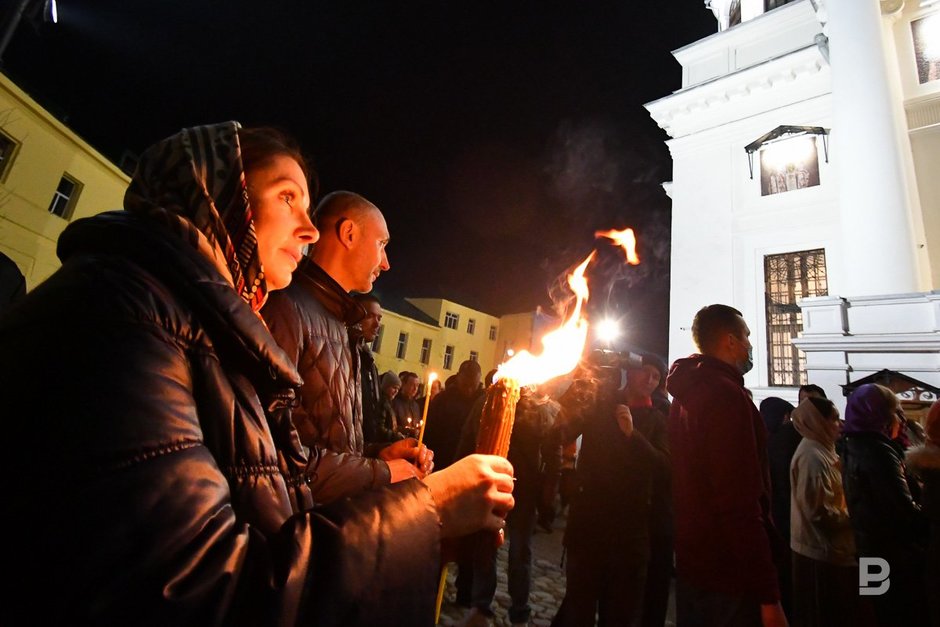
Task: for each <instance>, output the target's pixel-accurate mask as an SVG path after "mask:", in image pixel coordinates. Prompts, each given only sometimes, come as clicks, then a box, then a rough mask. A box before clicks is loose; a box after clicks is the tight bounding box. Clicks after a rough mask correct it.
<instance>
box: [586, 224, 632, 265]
mask: <svg viewBox="0 0 940 627" xmlns="http://www.w3.org/2000/svg"><path fill="white" fill-rule="evenodd" d="M594 237H595V238H597V237H604V238H606V239H609V240H610V241H612V242H613V243H614V246H620V247H621V248H623V253H624V255H626V257H627V263H629V264H630V265H631V266H635V265H637V264H638V263H640V257H639V255H637V254H636V235H634V233H633V229H624V230H622V231H597V232H596V233H594Z"/></svg>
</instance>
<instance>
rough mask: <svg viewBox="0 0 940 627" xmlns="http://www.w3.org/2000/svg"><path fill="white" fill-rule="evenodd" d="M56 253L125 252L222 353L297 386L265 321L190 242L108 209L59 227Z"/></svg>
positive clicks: (255, 372)
mask: <svg viewBox="0 0 940 627" xmlns="http://www.w3.org/2000/svg"><path fill="white" fill-rule="evenodd" d="M57 253H58V255H59V258H60V259H62V261H63V262H64V261H65V260H66V259H68V258H69V257H70V256H72V255H77V254H89V253H90V254H113V255H120V256H123V257H126V258H127V259H128V261H130V262H131V263H134V264H136V265H138V266H140V267H141V268H143V269H144V270H146V271H147V272H149V273H151V274H153V275H154V276H155V277H157V278H158V279H160V280H161V281H163V282H164V283H165V284H166V285H167V286H168V287H170V288H171V289H172V290H173V291H174V293H175V294H177V296H178V297H179V298H180V300H181V301H182V302H184V303H185V304H186V305H187V306H189V307H191V308H192V309H193V311H194V312H195V314H196V316H197V318H198V320H199V322H200V324H201V325H203V327H204V328H205V330H206V333H208V335H209V337H210V338H211V339H212V342H213V344H214V345H215V347H216V350H217V351H218V352H219V354H220V357H222V358H223V359H230V360H232V361H234V362H235V363H238V364H239V365H240V367H242V368H244V369H245V370H246V371H247V372H248V373H250V374H251V375H252V377H253V378H254V379H255V380H256V381H268V382H270V383H273V384H280V385H289V386H292V387H297V386H299V385H301V383H302V380H301V378H300V375H298V374H297V370H296V368H295V367H294V365H293V364H292V363H290V360H289V359H288V358H287V355H285V353H284V351H282V350H281V348H280V347H279V346H278V345H277V343H276V342H275V341H274V338H272V337H271V334H270V333H269V332H268V330H267V328H266V327H265V325H264V323H263V322H262V321H261V319H260V318H258V316H256V315H255V314H254V312H252V311H251V308H250V307H249V306H248V304H247V303H246V302H245V301H244V300H242V299H241V297H239V296H238V294H236V293H235V290H234V289H232V286H231V285H229V283H228V282H227V281H226V280H225V278H223V277H222V275H221V274H219V271H218V270H216V269H215V267H214V266H213V265H212V264H211V263H210V262H209V260H208V259H205V258H204V257H203V256H202V255H201V254H200V253H199V251H198V250H196V248H195V246H192V245H190V244H188V243H186V242H184V241H182V240H181V239H180V238H179V237H177V236H175V235H173V234H172V233H170V232H169V231H168V230H166V228H165V227H163V226H162V225H160V224H158V223H157V222H155V221H153V220H150V219H149V218H146V217H143V216H137V215H133V214H129V213H126V212H124V211H112V212H108V213H103V214H99V215H97V216H94V217H91V218H84V219H81V220H77V221H75V222H73V223H72V224H71V225H69V227H68V228H66V229H65V231H63V233H62V236H61V237H60V238H59V243H58V249H57Z"/></svg>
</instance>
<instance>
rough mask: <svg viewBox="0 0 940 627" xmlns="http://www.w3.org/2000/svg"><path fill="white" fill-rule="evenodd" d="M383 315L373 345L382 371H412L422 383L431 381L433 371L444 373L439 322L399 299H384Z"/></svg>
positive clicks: (378, 366) (376, 362)
mask: <svg viewBox="0 0 940 627" xmlns="http://www.w3.org/2000/svg"><path fill="white" fill-rule="evenodd" d="M382 314H383V315H382V323H381V325H380V326H379V333H378V335H377V336H376V338H375V341H374V342H373V343H372V352H373V353H374V354H375V365H376V367H377V368H378V370H379V372H380V373H382V372H385V371H387V370H391V371H392V372H395V373H399V372H402V371H403V370H410V371H411V372H415V373H417V374H418V376H420V377H421V380H422V381H427V377H428V374H429V373H430V372H431V371H434V372H436V373H438V375H440V374H442V372H443V370H442V368H441V366H442V364H443V348H441V341H440V332H441V329H440V327H439V326H438V325H437V321H436V320H435V319H433V318H431V317H430V316H428V315H427V314H425V313H424V312H422V311H421V310H420V309H418V308H416V307H414V306H413V305H411V304H410V303H408V302H407V301H405V300H399V299H394V300H390V301H387V302H386V301H384V300H383V302H382ZM444 378H446V376H445V377H444Z"/></svg>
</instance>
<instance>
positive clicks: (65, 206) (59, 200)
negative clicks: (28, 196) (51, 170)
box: [49, 174, 82, 220]
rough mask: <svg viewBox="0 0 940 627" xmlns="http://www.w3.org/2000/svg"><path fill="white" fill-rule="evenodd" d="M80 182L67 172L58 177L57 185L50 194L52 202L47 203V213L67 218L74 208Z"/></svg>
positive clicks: (80, 185) (79, 190) (79, 189)
mask: <svg viewBox="0 0 940 627" xmlns="http://www.w3.org/2000/svg"><path fill="white" fill-rule="evenodd" d="M81 189H82V184H81V183H79V182H78V181H77V180H75V179H73V178H72V177H71V176H69V175H68V174H63V175H62V178H61V179H59V186H58V187H57V188H56V190H55V193H54V194H53V195H52V202H51V203H50V204H49V213H51V214H52V215H56V216H59V217H60V218H65V219H66V220H68V219H69V218H70V217H71V216H72V211H73V210H74V209H75V203H76V202H77V201H78V194H79V192H81Z"/></svg>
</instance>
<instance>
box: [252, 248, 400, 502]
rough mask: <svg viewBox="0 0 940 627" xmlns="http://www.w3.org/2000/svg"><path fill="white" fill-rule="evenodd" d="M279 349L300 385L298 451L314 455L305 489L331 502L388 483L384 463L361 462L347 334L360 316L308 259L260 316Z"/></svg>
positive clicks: (356, 389) (355, 361)
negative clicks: (302, 448)
mask: <svg viewBox="0 0 940 627" xmlns="http://www.w3.org/2000/svg"><path fill="white" fill-rule="evenodd" d="M261 315H262V316H264V319H265V321H266V322H267V323H268V328H269V329H270V330H271V334H272V335H273V336H274V339H275V340H277V343H278V344H279V345H280V346H281V348H283V349H284V352H285V353H287V358H288V360H289V361H290V363H292V364H296V365H297V370H298V371H299V372H300V376H301V378H302V379H303V383H304V384H303V387H302V388H301V390H300V406H299V407H296V408H295V409H294V412H293V416H292V418H293V421H294V425H295V426H296V427H297V431H298V433H300V441H301V442H302V443H303V444H304V446H307V447H309V448H310V449H312V450H316V451H317V457H318V461H317V466H316V469H315V471H314V472H313V473H312V475H311V481H312V483H311V486H310V487H311V489H312V490H313V495H314V498H315V499H316V500H317V502H321V503H330V502H332V501H335V500H336V499H338V498H341V497H344V496H349V495H352V494H357V493H359V492H361V491H362V490H365V489H368V488H374V487H380V486H385V485H388V484H389V482H390V481H391V472H390V471H389V469H388V464H386V463H385V462H383V461H382V460H379V459H375V458H373V457H369V456H363V455H364V453H367V452H368V453H371V452H372V451H366V449H365V446H364V437H363V433H362V384H361V381H360V377H361V373H360V372H359V352H358V351H355V350H353V349H352V346H351V340H350V337H349V333H348V330H347V326H348V325H353V324H355V323H357V322H359V321H360V320H362V318H363V317H364V316H365V310H364V309H363V308H362V306H361V305H359V303H357V302H356V301H355V300H353V299H352V298H351V297H350V296H349V294H347V293H346V292H344V291H343V288H342V287H340V286H339V284H338V283H336V281H334V280H333V279H332V278H331V277H330V276H329V275H328V274H327V273H326V272H324V271H323V270H322V269H321V268H320V267H319V266H318V265H317V264H315V263H314V262H313V261H311V260H310V259H309V258H307V259H304V260H303V261H302V262H301V264H300V266H299V267H298V268H297V271H296V272H294V277H293V281H292V282H291V284H290V286H289V287H288V288H287V289H284V290H281V291H279V292H274V293H273V294H271V296H270V298H269V299H268V303H267V304H266V305H265V306H264V308H263V309H262V310H261Z"/></svg>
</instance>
